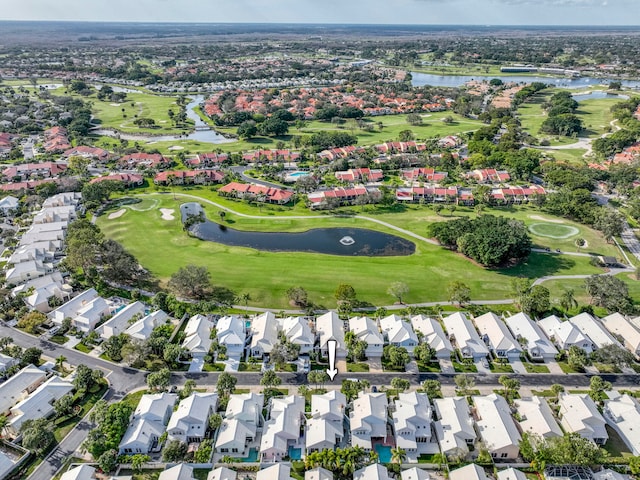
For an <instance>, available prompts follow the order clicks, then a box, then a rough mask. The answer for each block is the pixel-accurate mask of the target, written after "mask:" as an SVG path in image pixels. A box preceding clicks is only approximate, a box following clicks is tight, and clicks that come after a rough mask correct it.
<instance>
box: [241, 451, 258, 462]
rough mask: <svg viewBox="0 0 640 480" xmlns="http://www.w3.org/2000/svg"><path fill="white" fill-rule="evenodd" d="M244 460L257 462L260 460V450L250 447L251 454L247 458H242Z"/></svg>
mask: <svg viewBox="0 0 640 480" xmlns="http://www.w3.org/2000/svg"><path fill="white" fill-rule="evenodd" d="M241 460H242V461H243V462H257V461H258V450H257V449H255V448H250V449H249V455H247V457H246V458H242V459H241Z"/></svg>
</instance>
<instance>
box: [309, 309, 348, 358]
mask: <svg viewBox="0 0 640 480" xmlns="http://www.w3.org/2000/svg"><path fill="white" fill-rule="evenodd" d="M316 332H318V335H320V347H321V348H323V347H326V345H327V341H329V340H331V339H334V340H336V341H337V342H338V348H339V349H341V350H343V351H344V350H345V349H346V347H345V344H344V328H343V325H342V320H340V318H339V317H338V314H337V313H336V312H327V313H325V314H324V315H320V316H319V317H318V318H316Z"/></svg>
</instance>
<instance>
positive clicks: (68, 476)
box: [60, 465, 96, 480]
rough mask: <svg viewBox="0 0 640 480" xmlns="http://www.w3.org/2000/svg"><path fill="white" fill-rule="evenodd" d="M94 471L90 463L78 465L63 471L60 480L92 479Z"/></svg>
mask: <svg viewBox="0 0 640 480" xmlns="http://www.w3.org/2000/svg"><path fill="white" fill-rule="evenodd" d="M95 473H96V469H95V468H93V467H92V466H91V465H80V466H78V467H75V468H72V469H71V470H68V471H66V472H65V473H63V474H62V476H61V477H60V480H93V479H94V478H96V477H95Z"/></svg>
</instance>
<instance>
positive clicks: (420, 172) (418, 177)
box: [400, 167, 449, 183]
mask: <svg viewBox="0 0 640 480" xmlns="http://www.w3.org/2000/svg"><path fill="white" fill-rule="evenodd" d="M400 175H401V176H402V178H403V179H404V180H407V181H409V182H429V183H439V182H442V181H443V180H444V179H446V178H447V176H448V175H449V174H448V173H447V172H436V171H435V170H434V169H433V168H425V167H418V168H412V169H409V170H402V172H400Z"/></svg>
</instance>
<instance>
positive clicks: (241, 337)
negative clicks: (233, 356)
mask: <svg viewBox="0 0 640 480" xmlns="http://www.w3.org/2000/svg"><path fill="white" fill-rule="evenodd" d="M246 337H247V334H246V333H245V323H244V320H243V319H242V318H240V317H238V316H236V315H226V316H224V317H221V318H219V319H218V321H217V322H216V338H217V339H218V343H219V344H220V345H244V343H245V340H246Z"/></svg>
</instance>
